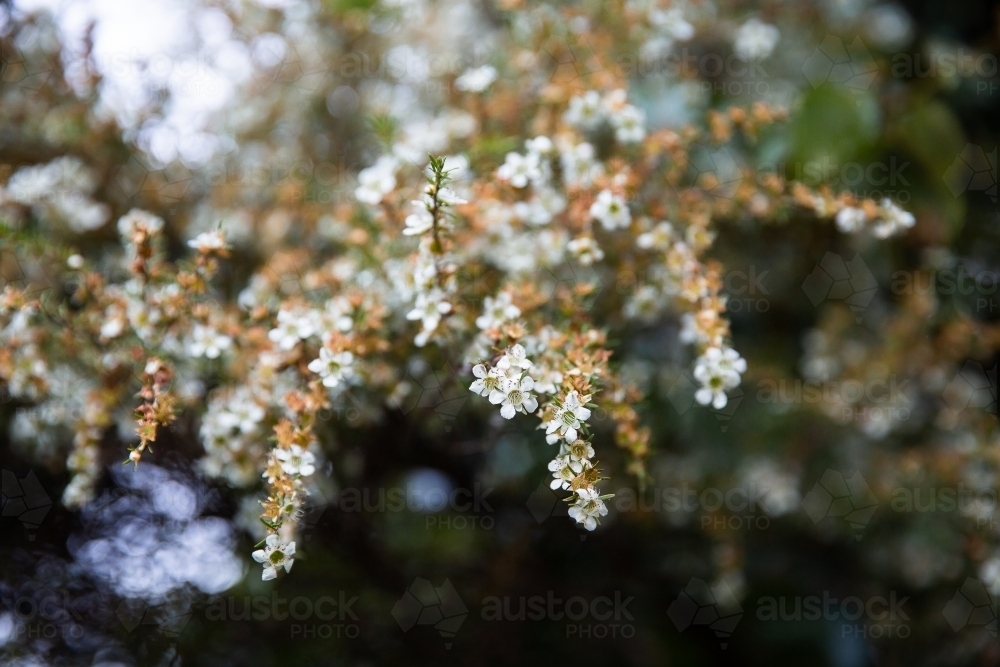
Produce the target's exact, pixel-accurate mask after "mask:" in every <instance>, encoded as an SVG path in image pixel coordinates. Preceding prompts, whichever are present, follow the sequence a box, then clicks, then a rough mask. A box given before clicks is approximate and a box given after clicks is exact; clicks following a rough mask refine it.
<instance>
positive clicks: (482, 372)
mask: <svg viewBox="0 0 1000 667" xmlns="http://www.w3.org/2000/svg"><path fill="white" fill-rule="evenodd" d="M472 374H473V375H475V376H476V380H475V381H474V382H473V383H472V385H471V386H470V387H469V391H473V392H475V393H477V394H479V395H480V396H489V395H490V394H491V393H492V392H494V391H496V390H498V389H500V385H501V384H503V381H504V380H506V379H507V375H506V374H505V373H504V372H503V371H502V370H500V369H499V368H491V369H489V370H486V366H484V365H483V364H476V365H475V366H473V367H472Z"/></svg>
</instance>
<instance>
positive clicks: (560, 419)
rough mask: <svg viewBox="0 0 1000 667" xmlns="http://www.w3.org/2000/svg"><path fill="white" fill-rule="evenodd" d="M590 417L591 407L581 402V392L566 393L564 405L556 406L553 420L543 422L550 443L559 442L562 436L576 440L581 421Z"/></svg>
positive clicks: (569, 439)
mask: <svg viewBox="0 0 1000 667" xmlns="http://www.w3.org/2000/svg"><path fill="white" fill-rule="evenodd" d="M588 419H590V409H589V408H587V407H585V406H584V405H583V403H581V402H580V394H578V393H577V392H576V391H571V392H569V393H568V394H567V395H566V398H565V399H564V400H563V403H562V405H561V406H559V407H558V408H556V411H555V413H554V414H553V415H552V420H551V421H548V422H546V423H545V424H543V426H545V439H546V441H548V443H549V444H550V445H551V444H554V443H556V442H558V441H559V439H560V438H563V439H565V440H566V442H574V441H576V438H577V429H579V428H580V426H581V422H585V421H587V420H588Z"/></svg>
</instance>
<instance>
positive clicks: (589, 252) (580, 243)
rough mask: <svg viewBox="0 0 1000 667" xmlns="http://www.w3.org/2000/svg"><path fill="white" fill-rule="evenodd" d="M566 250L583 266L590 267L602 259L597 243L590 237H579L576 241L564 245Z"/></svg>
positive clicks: (602, 253) (601, 252)
mask: <svg viewBox="0 0 1000 667" xmlns="http://www.w3.org/2000/svg"><path fill="white" fill-rule="evenodd" d="M566 249H567V250H569V252H570V254H571V255H573V256H574V257H576V259H577V261H578V262H580V263H581V264H583V265H584V266H590V265H591V264H593V263H594V262H599V261H601V260H602V259H604V251H603V250H601V247H600V246H599V245H597V241H595V240H594V239H593V237H590V236H581V237H580V238H578V239H573V240H572V241H570V242H569V243H567V244H566Z"/></svg>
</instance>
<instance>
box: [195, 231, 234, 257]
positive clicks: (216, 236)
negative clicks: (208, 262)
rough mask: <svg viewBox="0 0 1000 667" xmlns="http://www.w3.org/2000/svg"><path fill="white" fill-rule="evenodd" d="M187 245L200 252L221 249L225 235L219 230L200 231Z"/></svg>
mask: <svg viewBox="0 0 1000 667" xmlns="http://www.w3.org/2000/svg"><path fill="white" fill-rule="evenodd" d="M188 246H189V247H191V248H194V249H195V250H197V251H198V252H201V253H208V252H212V251H213V250H223V249H224V248H225V247H226V237H225V236H223V234H222V232H220V231H214V232H202V233H201V234H198V236H196V237H194V238H193V239H191V240H190V241H188Z"/></svg>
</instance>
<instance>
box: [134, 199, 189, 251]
mask: <svg viewBox="0 0 1000 667" xmlns="http://www.w3.org/2000/svg"><path fill="white" fill-rule="evenodd" d="M138 229H144V230H146V232H147V233H148V234H156V233H157V232H159V231H160V230H162V229H163V218H161V217H159V216H155V215H153V214H152V213H147V212H146V211H143V210H142V209H138V208H133V209H132V210H131V211H129V212H128V213H126V214H125V215H123V216H122V217H121V218H119V219H118V233H119V234H121V235H122V236H123V237H125V238H126V239H130V238H132V236H133V235H134V234H135V233H136V231H137V230H138ZM192 247H194V246H192Z"/></svg>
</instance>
